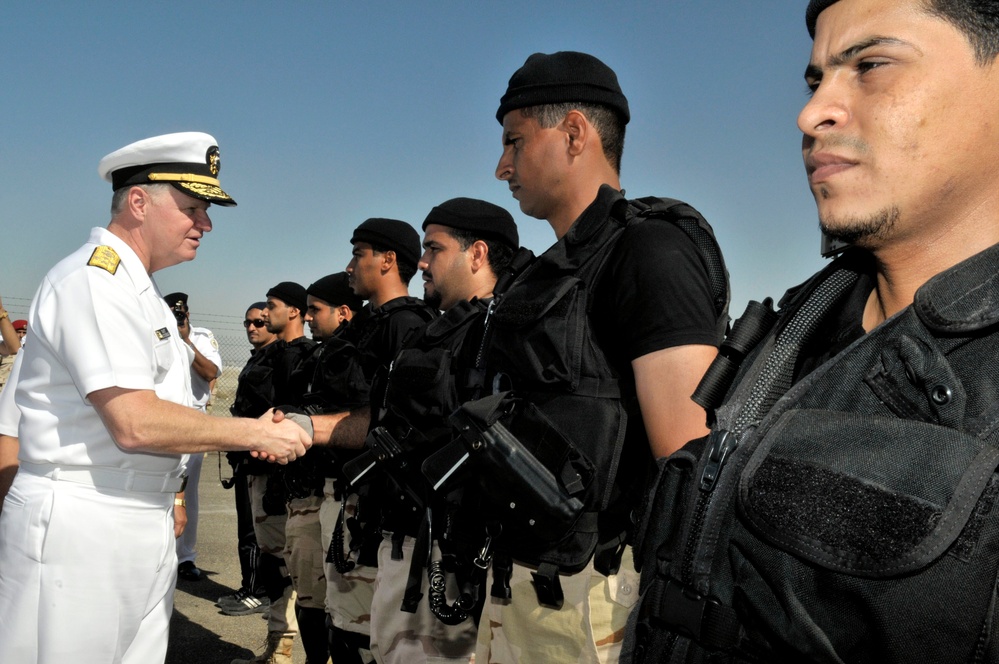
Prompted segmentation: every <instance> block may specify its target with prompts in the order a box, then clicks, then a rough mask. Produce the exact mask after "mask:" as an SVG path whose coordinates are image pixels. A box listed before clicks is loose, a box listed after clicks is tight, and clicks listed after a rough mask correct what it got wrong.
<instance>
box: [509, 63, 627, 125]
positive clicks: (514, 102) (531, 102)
mask: <svg viewBox="0 0 999 664" xmlns="http://www.w3.org/2000/svg"><path fill="white" fill-rule="evenodd" d="M564 102H585V103H590V104H600V105H603V106H607V107H609V108H612V109H613V110H614V111H616V112H617V114H618V115H619V116H620V117H621V120H622V121H623V122H624V123H625V124H628V121H629V120H630V119H631V112H630V111H629V110H628V100H627V99H626V98H625V96H624V93H623V92H621V86H620V85H619V84H618V82H617V75H616V74H615V73H614V70H613V69H611V68H610V67H608V66H607V65H605V64H604V63H603V62H601V61H600V60H598V59H597V58H595V57H593V56H592V55H588V54H586V53H577V52H576V51H559V52H558V53H552V54H550V55H548V54H545V53H535V54H534V55H532V56H531V57H529V58H527V62H525V63H524V66H523V67H521V68H520V69H518V70H517V71H516V72H514V74H513V76H511V77H510V84H509V85H508V86H507V88H506V94H505V95H503V98H502V99H500V106H499V110H498V111H496V119H497V120H499V123H500V124H503V116H504V115H506V114H507V113H509V112H510V111H512V110H514V109H517V108H527V107H528V106H538V105H541V104H561V103H564Z"/></svg>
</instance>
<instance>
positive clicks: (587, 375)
mask: <svg viewBox="0 0 999 664" xmlns="http://www.w3.org/2000/svg"><path fill="white" fill-rule="evenodd" d="M651 216H655V217H660V218H664V219H668V220H670V221H672V222H674V223H676V224H677V225H678V226H679V227H681V228H682V229H683V230H684V231H685V232H686V233H687V234H688V236H690V237H691V238H692V239H693V240H694V242H695V244H696V245H697V247H698V250H699V251H700V252H701V253H702V258H704V260H705V263H706V264H707V263H708V262H710V263H711V264H712V265H713V266H715V268H716V269H715V270H713V271H712V270H709V268H708V267H706V270H708V271H709V272H711V282H712V285H713V286H718V284H719V283H720V287H718V290H719V291H720V303H719V307H718V317H719V320H720V324H721V326H722V328H724V325H725V323H726V322H727V320H728V319H727V304H728V285H727V275H726V274H725V272H724V265H723V263H722V261H721V253H720V251H719V250H718V246H717V243H716V242H715V241H714V237H713V234H712V232H711V229H710V227H709V226H708V224H707V222H706V221H704V219H703V218H702V217H701V216H700V214H698V213H697V212H696V210H694V209H693V208H691V207H690V206H688V205H686V204H684V203H681V202H679V201H674V200H670V199H642V200H640V201H633V202H629V201H626V200H624V199H623V198H620V199H619V200H618V201H617V203H616V204H615V206H614V207H613V210H612V214H611V216H610V218H600V219H597V218H593V217H591V218H587V217H586V216H585V215H584V217H582V218H580V220H579V221H577V222H576V224H575V225H574V226H573V227H572V228H571V229H570V231H569V233H568V234H567V235H566V236H565V237H563V238H562V239H561V240H559V242H557V243H556V244H555V245H554V246H552V247H551V248H550V249H549V250H548V251H546V252H545V253H544V254H542V255H541V256H539V257H538V258H537V259H536V260H535V261H534V263H532V264H531V265H530V266H529V267H528V268H527V269H526V270H524V272H523V273H521V275H520V276H519V277H518V278H517V279H516V280H515V281H514V282H513V284H512V285H511V286H510V288H509V289H508V290H507V291H506V293H505V294H504V295H503V297H502V299H501V300H500V301H499V304H498V306H497V307H496V308H495V310H494V311H493V312H492V314H491V316H490V317H489V319H488V322H487V332H486V338H487V339H488V347H487V348H488V349H487V351H486V357H487V366H488V367H489V369H490V375H489V378H488V380H487V385H489V386H491V388H492V390H493V392H494V393H500V392H503V391H506V390H510V391H511V392H510V394H511V396H512V397H513V398H514V399H515V402H514V406H513V409H514V410H516V409H518V408H519V409H520V411H519V412H520V413H523V414H524V416H525V417H527V418H529V424H528V425H522V426H520V427H519V429H520V432H521V433H517V430H518V421H517V419H518V417H519V415H517V414H516V413H514V415H513V417H512V418H510V419H509V421H508V422H507V428H508V429H510V430H512V431H514V433H515V434H517V435H518V436H520V437H521V440H522V442H523V443H524V444H525V445H526V446H527V447H528V448H529V450H530V452H531V454H533V455H534V457H536V458H537V459H539V460H541V461H542V463H543V464H544V465H545V466H547V467H548V469H549V470H550V471H551V473H552V474H553V475H554V477H555V478H556V479H557V480H558V482H559V483H560V485H561V488H562V490H563V492H564V493H565V494H567V495H570V496H572V497H573V498H574V499H577V500H578V501H580V502H581V503H582V510H581V512H580V513H579V515H578V517H577V518H575V521H574V522H573V523H569V524H565V527H564V529H562V530H561V532H560V531H558V530H556V529H553V528H551V527H547V526H546V527H545V528H543V529H542V528H540V527H539V526H536V524H538V523H542V521H541V519H534V518H530V516H531V515H530V514H527V515H526V516H525V518H524V519H523V522H522V523H513V522H512V520H511V519H504V517H503V516H502V513H503V510H504V509H505V507H504V505H505V504H510V506H511V507H512V506H513V502H516V501H511V500H510V497H509V496H508V495H507V494H506V493H505V491H506V490H507V489H508V488H509V487H508V485H507V486H504V482H503V481H502V478H501V477H493V478H492V481H493V483H494V484H495V487H493V488H492V489H490V488H489V487H488V481H489V479H490V478H489V476H488V473H480V475H481V476H483V477H485V478H486V479H485V480H484V482H485V483H486V486H484V487H483V489H484V490H485V491H484V492H485V493H486V494H487V495H494V496H495V497H496V499H497V500H496V502H497V507H496V509H495V510H494V511H493V515H494V516H495V515H497V514H499V515H500V516H499V518H500V519H501V520H503V521H504V524H503V525H504V534H503V539H502V543H501V545H500V547H501V550H504V551H506V552H507V553H509V555H510V556H512V557H513V558H514V559H516V560H519V561H521V562H524V563H528V564H532V565H538V566H544V569H545V572H544V573H545V574H547V575H548V576H549V578H550V577H551V574H552V571H553V569H557V570H558V571H559V572H561V573H574V572H577V571H579V570H581V569H583V568H584V567H585V566H586V565H587V563H588V562H589V561H590V559H591V558H592V557H593V556H594V554H595V553H596V554H597V561H596V565H597V568H598V569H599V571H602V572H604V573H611V572H613V571H614V570H615V569H616V566H617V562H618V560H619V554H620V551H621V549H622V548H623V545H624V542H625V541H626V539H627V538H628V536H629V531H630V525H631V523H630V522H631V512H632V509H633V507H634V503H635V502H636V493H635V491H634V487H635V485H636V484H640V483H641V478H644V477H646V469H645V467H644V465H643V467H641V468H636V467H628V468H623V467H621V459H622V458H623V455H622V451H623V449H624V445H625V437H626V436H625V434H626V431H627V429H628V412H629V410H631V411H632V412H633V413H636V416H637V402H636V400H635V398H634V394H633V393H631V392H632V388H631V383H632V381H631V379H630V376H628V377H625V378H626V380H624V381H622V377H621V376H620V375H619V374H618V372H617V370H616V369H615V367H614V366H613V365H612V362H611V361H610V360H609V359H608V357H607V354H606V353H605V351H604V349H603V348H602V347H601V344H600V343H599V342H598V340H597V339H596V338H595V332H594V329H593V325H592V321H591V319H590V307H591V305H592V302H593V295H594V288H595V286H596V285H597V283H598V282H599V280H600V278H601V274H602V272H603V269H604V267H605V265H606V263H607V262H608V259H609V258H610V257H611V256H612V254H613V252H614V249H615V247H616V246H617V243H618V240H619V239H620V238H621V236H622V234H623V233H624V232H626V228H627V227H628V225H629V224H637V223H641V221H642V220H643V219H644V218H646V217H651ZM708 256H709V257H710V258H708ZM623 386H624V387H623ZM516 400H519V403H518V402H517V401H516ZM535 411H536V412H535ZM500 421H504V420H503V419H502V418H501V420H500ZM527 438H533V440H527ZM643 455H644V456H643ZM643 455H630V458H632V459H635V460H636V461H642V460H645V459H649V458H650V457H649V456H648V455H647V454H645V453H644V452H643ZM480 483H483V480H481V478H480ZM544 523H549V521H545V522H544ZM532 528H533V530H532ZM542 530H543V531H544V532H541V531H542ZM553 535H554V537H553ZM603 553H607V554H608V555H607V557H606V558H604V557H603V555H601V554H603ZM540 597H541V595H540V593H539V598H540Z"/></svg>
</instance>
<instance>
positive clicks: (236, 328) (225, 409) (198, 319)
mask: <svg viewBox="0 0 999 664" xmlns="http://www.w3.org/2000/svg"><path fill="white" fill-rule="evenodd" d="M2 297H3V307H4V309H6V310H7V311H8V312H9V313H10V318H11V320H17V319H18V318H24V319H27V318H28V308H29V307H30V306H31V300H30V299H29V298H22V297H13V296H9V295H2ZM191 325H194V326H196V327H207V328H208V329H209V330H211V331H212V333H213V334H214V335H215V340H216V341H218V343H219V351H220V352H221V354H222V375H221V376H219V379H218V381H216V383H215V393H214V395H213V396H212V401H211V405H210V406H209V408H208V412H209V413H211V414H213V415H222V416H225V417H228V416H229V406H231V405H232V401H233V399H234V398H235V396H236V379H237V378H238V377H239V372H240V370H241V369H242V368H243V365H244V364H246V361H247V360H248V359H250V342H249V341H247V340H246V331H245V330H244V329H243V317H242V316H222V315H218V314H208V313H205V314H202V313H197V312H192V313H191ZM26 343H31V330H30V328H29V329H28V336H27V337H26Z"/></svg>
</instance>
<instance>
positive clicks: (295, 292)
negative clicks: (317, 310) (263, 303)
mask: <svg viewBox="0 0 999 664" xmlns="http://www.w3.org/2000/svg"><path fill="white" fill-rule="evenodd" d="M267 297H273V298H274V299H277V300H281V301H282V302H284V303H285V304H287V305H288V306H289V307H295V308H296V309H298V310H299V311H300V312H301V313H303V314H304V313H305V310H306V309H307V308H308V301H307V299H306V293H305V287H304V286H302V285H301V284H296V283H295V282H294V281H282V282H281V283H279V284H278V285H277V286H275V287H274V288H272V289H270V290H269V291H267Z"/></svg>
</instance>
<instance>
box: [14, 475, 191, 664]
mask: <svg viewBox="0 0 999 664" xmlns="http://www.w3.org/2000/svg"><path fill="white" fill-rule="evenodd" d="M176 579H177V555H176V545H175V542H174V537H173V494H172V493H138V492H126V491H118V490H110V489H97V488H94V487H92V486H86V485H83V484H74V483H72V482H65V481H53V480H51V479H48V478H45V477H40V476H37V475H31V474H29V473H25V472H20V473H18V474H17V476H16V477H15V479H14V484H13V486H12V487H11V489H10V493H8V494H7V498H6V500H5V501H4V508H3V513H2V516H0V662H11V663H13V662H25V663H37V664H65V663H66V662H73V663H74V664H91V663H92V664H109V663H113V664H119V663H120V664H156V663H162V662H163V661H164V659H165V658H166V650H167V638H168V633H169V627H170V613H171V611H172V610H173V590H174V584H175V582H176Z"/></svg>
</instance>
